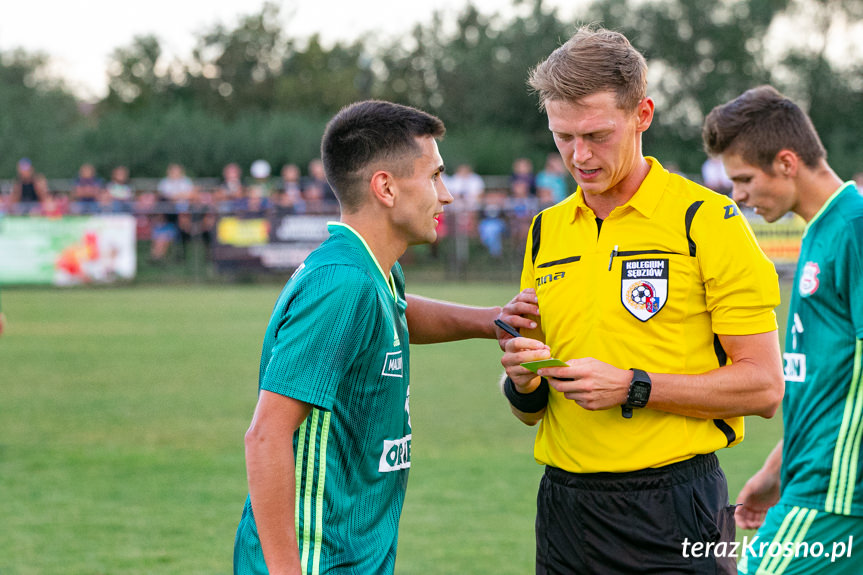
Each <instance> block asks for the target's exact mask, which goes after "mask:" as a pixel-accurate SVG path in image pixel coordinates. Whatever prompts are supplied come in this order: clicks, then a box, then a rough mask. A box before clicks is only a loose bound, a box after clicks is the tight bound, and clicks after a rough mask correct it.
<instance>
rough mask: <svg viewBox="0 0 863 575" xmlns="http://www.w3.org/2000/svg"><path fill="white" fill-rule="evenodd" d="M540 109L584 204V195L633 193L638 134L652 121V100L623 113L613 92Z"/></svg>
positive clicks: (637, 154) (553, 104)
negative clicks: (545, 115)
mask: <svg viewBox="0 0 863 575" xmlns="http://www.w3.org/2000/svg"><path fill="white" fill-rule="evenodd" d="M545 109H546V113H547V114H548V127H549V130H551V132H552V134H553V136H554V143H555V145H556V146H557V149H558V151H559V152H560V156H561V158H563V163H564V165H565V166H566V169H567V170H569V173H570V174H572V177H573V178H574V179H575V181H576V183H578V185H579V186H580V187H581V189H582V190H583V191H584V193H585V195H586V196H585V197H587V198H588V201H589V197H588V195H597V194H609V195H610V196H613V195H615V194H618V193H622V194H624V195H625V194H626V192H628V191H631V192H633V193H634V190H635V189H637V188H638V186H637V183H636V185H635V186H634V187H633V186H632V185H631V184H632V183H633V181H634V180H635V179H638V178H637V176H636V173H635V172H636V167H637V165H638V163H639V162H640V161H641V157H642V156H641V133H642V132H644V131H645V130H646V129H647V128H648V127H649V126H650V122H651V121H652V120H653V101H652V100H650V99H649V98H644V99H643V100H642V101H641V102H640V103H639V104H638V106H637V108H636V110H635V111H625V110H622V109H620V108H619V107H618V105H617V98H616V95H615V94H614V92H598V93H596V94H591V95H590V96H585V97H584V98H582V99H580V100H578V101H577V102H569V101H563V100H551V101H549V102H546V105H545ZM638 183H640V182H638ZM626 199H628V197H626V198H625V199H624V201H625V200H626Z"/></svg>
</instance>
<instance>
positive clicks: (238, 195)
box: [213, 162, 246, 213]
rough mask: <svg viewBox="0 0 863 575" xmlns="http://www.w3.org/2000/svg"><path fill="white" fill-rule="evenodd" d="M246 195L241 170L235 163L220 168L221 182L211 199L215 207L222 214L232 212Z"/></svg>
mask: <svg viewBox="0 0 863 575" xmlns="http://www.w3.org/2000/svg"><path fill="white" fill-rule="evenodd" d="M245 195H246V188H245V187H244V186H243V169H242V168H241V167H240V165H239V164H237V163H234V162H232V163H230V164H226V165H225V167H224V168H222V181H221V182H220V183H219V187H218V189H217V190H216V194H215V196H214V197H213V201H214V203H215V205H216V206H217V207H218V210H219V211H220V212H222V213H230V212H233V211H234V210H235V209H236V208H237V207H238V205H239V204H240V203H241V202H242V200H243V197H245Z"/></svg>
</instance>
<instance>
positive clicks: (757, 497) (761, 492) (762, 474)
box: [734, 469, 780, 529]
mask: <svg viewBox="0 0 863 575" xmlns="http://www.w3.org/2000/svg"><path fill="white" fill-rule="evenodd" d="M779 484H780V481H779V474H778V473H771V472H769V471H765V470H764V469H762V470H760V471H759V472H758V473H756V474H755V475H753V476H752V477H751V478H750V479H749V481H747V482H746V485H744V486H743V489H741V490H740V495H739V496H738V497H737V503H738V505H737V509H736V510H735V512H734V519H735V521H736V522H737V526H738V527H739V528H741V529H758V528H759V527H761V524H762V523H764V516H765V515H767V510H768V509H770V508H771V507H773V506H774V505H776V502H777V501H779Z"/></svg>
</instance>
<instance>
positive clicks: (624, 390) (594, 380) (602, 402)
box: [539, 357, 632, 411]
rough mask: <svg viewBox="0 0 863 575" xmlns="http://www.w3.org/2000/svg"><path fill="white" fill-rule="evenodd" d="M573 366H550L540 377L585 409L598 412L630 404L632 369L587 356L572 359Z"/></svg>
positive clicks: (570, 361) (570, 363) (542, 370)
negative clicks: (628, 397) (627, 402)
mask: <svg viewBox="0 0 863 575" xmlns="http://www.w3.org/2000/svg"><path fill="white" fill-rule="evenodd" d="M566 363H567V364H568V365H569V367H547V368H543V369H541V370H539V375H541V376H543V377H545V378H546V379H548V383H549V385H550V386H551V387H553V388H554V389H556V390H557V391H559V392H560V393H562V394H563V396H564V397H565V398H567V399H571V400H573V401H574V402H576V403H577V404H578V405H580V406H581V407H583V408H584V409H587V410H590V411H597V410H600V409H610V408H612V407H617V406H619V405H623V404H624V403H626V398H627V396H628V395H629V383H630V382H631V381H632V370H629V369H619V368H617V367H614V366H613V365H609V364H607V363H605V362H602V361H599V360H598V359H593V358H592V357H583V358H580V359H570V360H569V361H567V362H566Z"/></svg>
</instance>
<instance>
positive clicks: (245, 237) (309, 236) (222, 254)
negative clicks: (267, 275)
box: [212, 214, 336, 273]
mask: <svg viewBox="0 0 863 575" xmlns="http://www.w3.org/2000/svg"><path fill="white" fill-rule="evenodd" d="M334 218H336V216H333V215H329V216H317V215H293V214H292V215H281V216H280V215H272V216H268V217H259V218H238V217H222V218H220V219H219V222H218V224H217V227H216V243H215V245H214V246H213V251H212V256H213V262H214V263H215V265H216V269H217V270H218V271H219V272H222V273H235V272H278V273H285V272H291V271H293V270H294V269H295V268H297V267H298V266H299V265H300V264H301V263H302V262H303V260H305V259H306V256H308V255H309V254H310V253H312V251H313V250H314V249H315V248H317V247H318V246H319V245H321V242H323V241H324V240H325V239H327V238H328V237H329V232H327V222H328V221H330V220H332V219H334Z"/></svg>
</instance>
